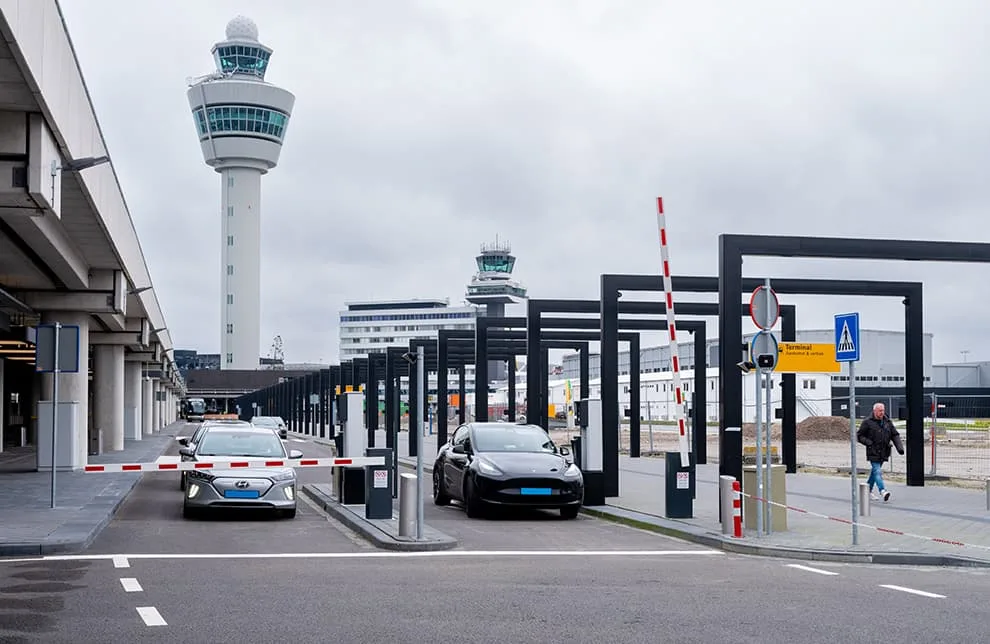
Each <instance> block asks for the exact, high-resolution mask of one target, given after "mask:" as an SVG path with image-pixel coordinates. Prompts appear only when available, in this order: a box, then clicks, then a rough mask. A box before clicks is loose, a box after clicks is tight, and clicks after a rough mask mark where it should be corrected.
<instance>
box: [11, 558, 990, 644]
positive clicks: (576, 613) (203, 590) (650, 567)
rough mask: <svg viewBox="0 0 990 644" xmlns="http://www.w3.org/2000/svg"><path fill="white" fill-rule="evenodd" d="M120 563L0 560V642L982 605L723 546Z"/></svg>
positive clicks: (854, 623)
mask: <svg viewBox="0 0 990 644" xmlns="http://www.w3.org/2000/svg"><path fill="white" fill-rule="evenodd" d="M372 555H374V557H372ZM123 563H124V562H120V561H118V562H117V565H120V564H123ZM126 563H127V565H128V567H127V568H117V567H115V564H114V562H113V561H112V560H111V559H102V560H96V561H54V562H26V563H14V562H4V563H0V602H2V608H0V641H4V642H8V641H10V642H80V641H101V642H134V641H162V642H166V641H168V642H201V641H206V640H208V641H210V642H217V643H221V642H232V643H241V642H269V641H284V640H287V641H293V640H295V641H302V642H316V641H331V640H333V641H349V642H386V641H390V642H391V641H412V642H424V641H447V640H448V639H450V635H451V633H456V634H457V636H456V638H455V639H456V640H457V641H462V642H493V641H497V642H540V643H543V642H558V641H565V642H604V641H611V642H632V641H636V642H639V641H665V642H666V641H672V642H673V641H676V642H714V641H731V642H782V643H783V642H788V643H789V642H794V641H806V642H835V641H863V640H864V639H871V640H872V639H877V640H879V639H882V640H884V641H903V642H911V641H939V642H972V641H977V640H979V639H981V638H980V636H979V635H978V634H979V633H984V632H985V628H986V626H985V625H986V622H987V619H988V617H990V609H988V608H987V605H986V601H985V590H986V587H987V583H988V581H990V579H988V578H987V575H986V574H982V573H978V572H967V571H958V570H904V569H889V568H878V567H875V566H873V567H867V566H851V565H842V566H829V565H817V566H814V567H813V570H806V569H801V568H795V567H791V566H789V565H788V564H787V563H786V562H780V561H775V560H767V559H757V558H747V557H741V556H731V555H724V554H715V555H711V554H698V555H694V554H690V553H686V554H657V555H649V556H637V555H633V554H628V553H627V554H613V555H608V556H595V555H583V556H560V557H550V556H518V555H506V556H492V555H486V554H478V553H468V552H464V553H462V554H456V553H455V552H447V553H440V554H432V555H428V556H407V555H404V554H402V553H385V552H381V551H377V552H374V553H369V552H365V553H350V554H348V553H338V554H337V555H333V554H328V555H326V556H325V558H316V557H312V556H304V557H303V558H298V559H294V558H268V559H264V558H261V559H259V558H254V559H216V558H205V559H200V558H196V559H191V558H184V556H183V555H177V556H173V557H172V558H166V559H138V558H132V559H129V560H128V561H127V562H126ZM814 570H818V571H822V572H833V573H837V574H831V575H825V574H821V573H820V572H815V571H814ZM881 584H890V585H894V586H900V587H903V588H907V589H912V590H918V591H923V592H928V593H934V594H938V595H944V597H933V596H922V595H917V594H912V593H910V592H908V591H907V590H901V589H896V588H885V587H882V586H881ZM205 634H208V636H207V635H205ZM204 637H205V638H206V640H204V639H203V638H204Z"/></svg>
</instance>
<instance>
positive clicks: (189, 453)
mask: <svg viewBox="0 0 990 644" xmlns="http://www.w3.org/2000/svg"><path fill="white" fill-rule="evenodd" d="M179 454H180V455H181V456H192V455H193V451H192V449H191V448H189V447H183V448H182V449H180V450H179Z"/></svg>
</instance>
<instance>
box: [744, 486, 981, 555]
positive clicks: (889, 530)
mask: <svg viewBox="0 0 990 644" xmlns="http://www.w3.org/2000/svg"><path fill="white" fill-rule="evenodd" d="M743 496H745V497H748V498H750V499H753V500H754V501H756V502H757V503H760V502H763V503H769V504H770V505H773V506H776V507H778V508H784V509H787V510H791V511H792V512H798V513H800V514H807V515H808V516H812V517H818V518H820V519H828V520H829V521H837V522H839V523H844V524H846V525H853V523H854V522H853V521H851V520H849V519H843V518H842V517H832V516H829V515H827V514H821V513H819V512H812V511H811V510H805V509H804V508H796V507H794V506H792V505H785V504H783V503H775V502H774V501H769V500H766V499H761V498H760V497H758V496H754V495H751V494H745V493H744V494H743ZM855 524H856V525H857V526H859V527H861V528H867V529H869V530H876V531H877V532H882V533H884V534H894V535H897V536H899V537H911V538H912V539H924V540H925V541H934V542H935V543H944V544H948V545H950V546H959V547H961V548H977V549H979V550H990V546H981V545H978V544H975V543H963V542H962V541H956V540H955V539H946V538H944V537H929V536H927V535H923V534H914V533H912V532H904V531H903V530H894V529H892V528H881V527H880V526H875V525H870V524H869V523H861V522H859V521H856V522H855Z"/></svg>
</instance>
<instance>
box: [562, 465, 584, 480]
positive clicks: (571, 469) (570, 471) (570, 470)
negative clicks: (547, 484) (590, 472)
mask: <svg viewBox="0 0 990 644" xmlns="http://www.w3.org/2000/svg"><path fill="white" fill-rule="evenodd" d="M564 476H570V477H573V476H581V470H579V469H578V466H577V465H575V464H574V463H571V464H570V465H568V466H567V469H566V470H564Z"/></svg>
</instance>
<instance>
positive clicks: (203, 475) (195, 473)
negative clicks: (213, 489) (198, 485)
mask: <svg viewBox="0 0 990 644" xmlns="http://www.w3.org/2000/svg"><path fill="white" fill-rule="evenodd" d="M186 476H188V477H189V478H191V479H198V480H200V481H206V482H207V483H211V482H212V481H213V479H215V478H216V475H215V474H211V473H209V472H205V471H203V470H189V471H188V472H186Z"/></svg>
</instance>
